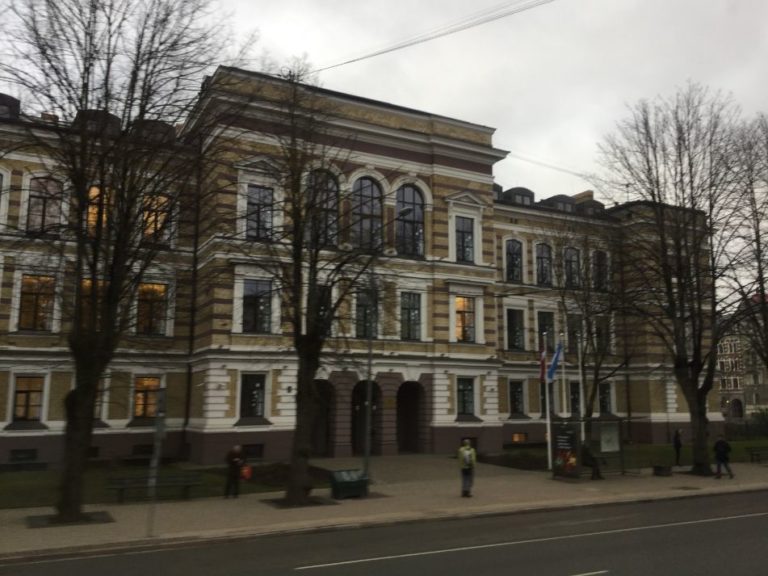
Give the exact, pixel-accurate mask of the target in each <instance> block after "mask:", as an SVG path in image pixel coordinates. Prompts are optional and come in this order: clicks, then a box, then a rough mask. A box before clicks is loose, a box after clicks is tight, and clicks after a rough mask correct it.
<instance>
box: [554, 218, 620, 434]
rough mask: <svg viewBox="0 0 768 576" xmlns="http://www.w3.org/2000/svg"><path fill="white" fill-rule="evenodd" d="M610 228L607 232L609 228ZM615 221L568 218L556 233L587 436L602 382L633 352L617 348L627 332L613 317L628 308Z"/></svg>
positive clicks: (561, 284) (569, 350) (571, 352)
mask: <svg viewBox="0 0 768 576" xmlns="http://www.w3.org/2000/svg"><path fill="white" fill-rule="evenodd" d="M606 230H607V233H606ZM612 232H613V226H611V224H610V223H608V227H607V229H603V230H602V231H601V232H595V226H594V222H589V223H587V222H585V221H577V220H576V219H573V221H566V222H565V223H564V226H563V227H562V228H561V230H560V231H559V233H558V235H557V237H556V245H557V249H558V250H559V251H560V252H561V253H562V254H563V257H562V258H558V259H557V268H556V274H557V276H558V282H557V286H558V288H557V291H558V293H559V297H560V305H561V307H562V310H563V311H564V313H565V317H566V334H565V340H566V345H567V353H568V356H570V357H571V361H575V362H576V365H577V368H578V374H579V382H580V383H581V387H582V390H583V393H584V399H583V401H584V402H583V404H584V413H583V414H581V417H582V418H583V419H584V420H585V436H586V439H587V440H589V438H590V437H591V432H592V416H593V414H594V412H595V404H596V401H597V399H598V394H599V390H600V385H601V384H603V383H606V382H609V381H610V380H611V379H613V378H614V377H615V376H616V375H617V374H618V373H619V371H620V370H622V369H625V368H627V363H628V357H627V356H626V355H624V354H621V353H620V352H619V351H617V349H616V346H617V344H618V341H617V340H618V338H614V334H616V335H618V336H620V338H621V339H624V338H626V337H627V334H625V333H624V332H622V331H619V330H615V329H614V328H615V326H614V323H615V321H616V320H617V319H618V318H619V316H620V315H621V313H622V311H623V301H622V298H623V294H624V292H623V290H622V286H621V283H620V282H619V278H618V275H616V277H614V275H613V274H612V271H613V270H614V269H618V266H616V265H612V264H611V258H614V259H616V260H617V261H618V258H619V251H620V245H619V243H618V242H617V241H616V235H615V234H613V233H612Z"/></svg>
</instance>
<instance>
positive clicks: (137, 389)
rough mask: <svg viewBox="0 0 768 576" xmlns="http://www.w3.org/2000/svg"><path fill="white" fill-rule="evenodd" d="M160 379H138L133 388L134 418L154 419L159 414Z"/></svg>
mask: <svg viewBox="0 0 768 576" xmlns="http://www.w3.org/2000/svg"><path fill="white" fill-rule="evenodd" d="M159 400H160V378H156V377H140V378H136V380H135V382H134V388H133V417H134V418H154V417H155V416H157V414H158V409H159V407H160V406H159Z"/></svg>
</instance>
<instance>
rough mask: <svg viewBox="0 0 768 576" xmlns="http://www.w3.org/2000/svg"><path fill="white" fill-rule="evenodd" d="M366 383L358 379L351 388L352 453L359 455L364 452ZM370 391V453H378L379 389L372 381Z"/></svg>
mask: <svg viewBox="0 0 768 576" xmlns="http://www.w3.org/2000/svg"><path fill="white" fill-rule="evenodd" d="M367 388H368V387H367V383H366V382H365V381H360V382H358V383H357V384H355V387H354V388H353V389H352V453H353V454H355V455H361V454H363V453H364V452H365V399H366V396H367ZM371 389H372V390H371V392H372V396H373V404H372V405H371V454H376V453H378V450H377V442H376V439H377V438H378V437H379V434H378V433H377V431H378V430H379V429H380V426H379V423H380V416H379V413H380V410H379V406H380V404H381V389H380V388H379V385H378V384H376V382H373V383H372V386H371Z"/></svg>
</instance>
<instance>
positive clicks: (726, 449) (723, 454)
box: [714, 434, 733, 479]
mask: <svg viewBox="0 0 768 576" xmlns="http://www.w3.org/2000/svg"><path fill="white" fill-rule="evenodd" d="M714 450H715V462H716V463H717V472H715V478H718V479H719V478H722V475H721V472H722V468H725V469H726V471H727V472H728V476H729V477H731V478H733V472H731V466H730V465H729V464H728V461H729V460H730V454H731V445H730V444H728V441H727V440H726V439H725V438H724V437H723V435H722V434H721V435H720V436H718V437H717V441H716V442H715V446H714Z"/></svg>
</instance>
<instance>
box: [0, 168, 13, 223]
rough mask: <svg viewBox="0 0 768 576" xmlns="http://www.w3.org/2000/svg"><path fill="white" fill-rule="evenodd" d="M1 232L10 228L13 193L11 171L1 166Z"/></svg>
mask: <svg viewBox="0 0 768 576" xmlns="http://www.w3.org/2000/svg"><path fill="white" fill-rule="evenodd" d="M0 178H2V182H0V230H6V229H7V227H8V202H9V195H10V193H11V171H10V170H8V169H7V168H4V167H2V166H0Z"/></svg>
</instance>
